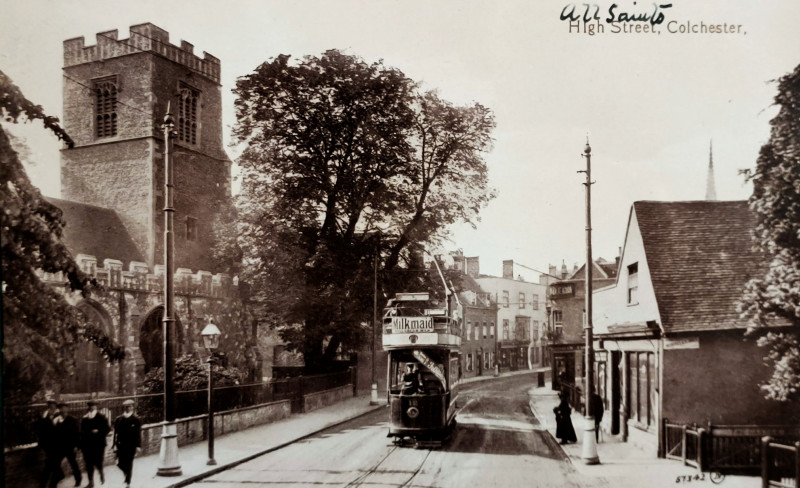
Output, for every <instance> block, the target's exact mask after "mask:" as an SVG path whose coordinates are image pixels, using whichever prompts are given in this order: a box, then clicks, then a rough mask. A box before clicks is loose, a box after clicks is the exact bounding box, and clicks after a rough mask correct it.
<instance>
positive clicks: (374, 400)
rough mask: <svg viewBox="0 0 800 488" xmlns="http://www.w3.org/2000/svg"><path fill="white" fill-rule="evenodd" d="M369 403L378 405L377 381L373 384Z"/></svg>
mask: <svg viewBox="0 0 800 488" xmlns="http://www.w3.org/2000/svg"><path fill="white" fill-rule="evenodd" d="M369 404H370V405H377V404H378V384H377V383H373V384H372V394H371V395H370V398H369Z"/></svg>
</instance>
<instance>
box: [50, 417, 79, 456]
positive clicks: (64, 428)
mask: <svg viewBox="0 0 800 488" xmlns="http://www.w3.org/2000/svg"><path fill="white" fill-rule="evenodd" d="M79 436H80V427H79V424H78V420H77V419H76V418H75V417H73V416H72V415H69V414H67V416H66V417H62V419H61V422H58V423H56V425H55V437H56V445H57V449H58V450H59V451H60V452H62V453H64V454H66V453H68V452H70V451H74V450H75V448H76V447H78V442H79V440H80V438H79Z"/></svg>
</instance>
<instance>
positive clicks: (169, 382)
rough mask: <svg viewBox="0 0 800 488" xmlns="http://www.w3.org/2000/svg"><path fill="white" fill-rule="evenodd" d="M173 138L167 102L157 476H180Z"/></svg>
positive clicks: (172, 124) (172, 123)
mask: <svg viewBox="0 0 800 488" xmlns="http://www.w3.org/2000/svg"><path fill="white" fill-rule="evenodd" d="M174 137H175V120H174V119H173V117H172V113H170V110H169V104H168V105H167V114H166V115H165V116H164V268H165V270H164V328H163V335H164V427H163V431H162V433H161V451H160V452H159V463H158V471H157V472H156V474H158V476H180V475H181V474H182V471H181V465H180V462H179V461H178V430H177V427H176V425H175V380H174V376H175V359H174V357H173V348H174V341H175V290H174V289H173V285H174V280H173V275H174V273H175V263H174V262H173V257H174V254H175V249H174V245H175V236H174V232H173V225H174V224H173V215H174V214H175V208H174V207H173V194H172V193H173V187H174V182H173V168H172V166H173V165H172V155H171V154H170V145H171V143H172V139H173V138H174Z"/></svg>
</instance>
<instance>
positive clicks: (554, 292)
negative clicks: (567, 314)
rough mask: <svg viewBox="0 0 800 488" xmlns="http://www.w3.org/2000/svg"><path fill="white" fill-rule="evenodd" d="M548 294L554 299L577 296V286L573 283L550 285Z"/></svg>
mask: <svg viewBox="0 0 800 488" xmlns="http://www.w3.org/2000/svg"><path fill="white" fill-rule="evenodd" d="M547 294H548V295H549V296H550V298H552V299H557V298H566V297H571V296H575V285H574V284H573V283H561V284H559V283H556V284H554V285H550V287H549V288H548V289H547Z"/></svg>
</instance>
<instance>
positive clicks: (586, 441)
mask: <svg viewBox="0 0 800 488" xmlns="http://www.w3.org/2000/svg"><path fill="white" fill-rule="evenodd" d="M584 421H585V422H586V424H585V425H584V427H583V451H581V459H582V460H583V464H600V457H599V456H598V455H597V439H596V438H595V432H594V428H595V427H594V417H584Z"/></svg>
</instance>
